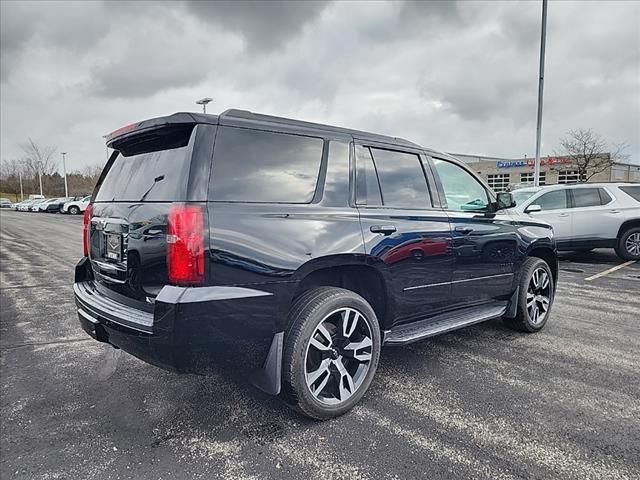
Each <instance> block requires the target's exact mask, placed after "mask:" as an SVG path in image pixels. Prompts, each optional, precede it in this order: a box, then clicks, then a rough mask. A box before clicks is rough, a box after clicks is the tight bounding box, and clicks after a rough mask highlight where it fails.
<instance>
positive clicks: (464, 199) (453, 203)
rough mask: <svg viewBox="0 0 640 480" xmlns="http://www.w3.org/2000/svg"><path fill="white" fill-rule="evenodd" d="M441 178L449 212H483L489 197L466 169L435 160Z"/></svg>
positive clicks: (487, 204)
mask: <svg viewBox="0 0 640 480" xmlns="http://www.w3.org/2000/svg"><path fill="white" fill-rule="evenodd" d="M433 162H434V164H435V167H436V171H437V172H438V176H439V177H440V182H441V183H442V188H443V189H444V195H445V198H446V200H447V209H448V210H459V211H482V210H486V209H487V207H488V206H489V197H488V196H487V191H486V190H485V188H484V187H483V186H482V184H481V183H480V182H479V181H478V180H477V179H476V178H475V177H474V176H473V175H471V174H470V173H469V172H468V171H466V170H465V169H464V168H462V167H460V166H458V165H456V164H455V163H451V162H447V161H446V160H440V159H437V158H434V159H433Z"/></svg>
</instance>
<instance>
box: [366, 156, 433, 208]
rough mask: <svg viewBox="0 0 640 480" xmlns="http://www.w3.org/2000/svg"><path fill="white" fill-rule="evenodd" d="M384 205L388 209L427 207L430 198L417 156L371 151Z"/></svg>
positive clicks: (429, 204)
mask: <svg viewBox="0 0 640 480" xmlns="http://www.w3.org/2000/svg"><path fill="white" fill-rule="evenodd" d="M370 150H371V153H372V154H373V161H374V164H375V168H376V172H377V173H378V181H379V183H380V189H381V190H382V203H383V205H385V206H387V207H391V208H416V209H419V208H429V207H430V206H431V199H430V197H429V189H428V188H427V181H426V179H425V177H424V172H423V170H422V164H421V163H420V157H418V155H415V154H412V153H402V152H393V151H391V150H381V149H378V148H371V149H370Z"/></svg>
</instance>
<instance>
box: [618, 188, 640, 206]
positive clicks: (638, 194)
mask: <svg viewBox="0 0 640 480" xmlns="http://www.w3.org/2000/svg"><path fill="white" fill-rule="evenodd" d="M620 190H622V191H623V192H624V193H626V194H627V195H629V196H631V197H633V198H635V199H636V200H637V201H639V202H640V186H637V187H620Z"/></svg>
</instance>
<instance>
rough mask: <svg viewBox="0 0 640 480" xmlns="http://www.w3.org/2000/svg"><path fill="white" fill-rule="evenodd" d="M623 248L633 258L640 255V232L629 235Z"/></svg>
mask: <svg viewBox="0 0 640 480" xmlns="http://www.w3.org/2000/svg"><path fill="white" fill-rule="evenodd" d="M624 248H625V249H626V250H627V252H629V254H631V255H633V256H634V257H636V256H638V255H640V232H636V233H632V234H631V235H629V236H628V237H627V240H626V241H625V242H624Z"/></svg>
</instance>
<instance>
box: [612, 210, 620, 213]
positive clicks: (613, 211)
mask: <svg viewBox="0 0 640 480" xmlns="http://www.w3.org/2000/svg"><path fill="white" fill-rule="evenodd" d="M609 213H620V210H609Z"/></svg>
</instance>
